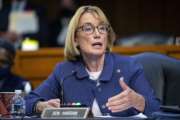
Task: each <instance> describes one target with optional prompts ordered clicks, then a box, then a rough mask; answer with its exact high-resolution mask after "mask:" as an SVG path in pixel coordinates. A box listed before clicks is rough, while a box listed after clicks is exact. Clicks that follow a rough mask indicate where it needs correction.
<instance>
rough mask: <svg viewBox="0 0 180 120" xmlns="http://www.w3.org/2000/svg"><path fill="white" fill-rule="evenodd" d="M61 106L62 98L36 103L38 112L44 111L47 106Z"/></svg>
mask: <svg viewBox="0 0 180 120" xmlns="http://www.w3.org/2000/svg"><path fill="white" fill-rule="evenodd" d="M58 107H60V99H51V100H48V101H39V102H38V103H37V104H36V112H42V111H43V110H44V109H45V108H58Z"/></svg>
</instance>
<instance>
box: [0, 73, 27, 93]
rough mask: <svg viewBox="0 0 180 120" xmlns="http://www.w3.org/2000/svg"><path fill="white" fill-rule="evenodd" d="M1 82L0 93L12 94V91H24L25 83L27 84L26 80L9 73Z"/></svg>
mask: <svg viewBox="0 0 180 120" xmlns="http://www.w3.org/2000/svg"><path fill="white" fill-rule="evenodd" d="M3 81H4V82H3V85H2V87H0V92H14V90H24V86H25V83H26V82H27V80H25V79H23V78H21V77H19V76H17V75H14V74H12V73H10V72H9V73H8V74H7V75H6V77H5V79H4V80H3Z"/></svg>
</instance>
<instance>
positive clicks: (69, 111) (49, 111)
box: [41, 107, 89, 119]
mask: <svg viewBox="0 0 180 120" xmlns="http://www.w3.org/2000/svg"><path fill="white" fill-rule="evenodd" d="M88 113H89V108H88V107H61V108H46V109H45V110H44V111H43V112H42V114H41V118H44V119H84V118H87V116H88Z"/></svg>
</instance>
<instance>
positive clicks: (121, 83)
mask: <svg viewBox="0 0 180 120" xmlns="http://www.w3.org/2000/svg"><path fill="white" fill-rule="evenodd" d="M119 84H120V86H121V88H122V89H123V90H127V89H129V86H128V85H127V84H126V83H125V82H124V77H121V78H120V79H119Z"/></svg>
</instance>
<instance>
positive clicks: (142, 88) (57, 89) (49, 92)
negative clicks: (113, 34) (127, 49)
mask: <svg viewBox="0 0 180 120" xmlns="http://www.w3.org/2000/svg"><path fill="white" fill-rule="evenodd" d="M120 77H124V80H125V82H126V83H127V84H128V85H129V86H130V87H131V88H132V89H134V90H135V91H136V92H138V93H140V94H141V95H143V96H144V98H145V100H146V106H145V111H144V113H145V114H146V115H151V113H152V112H154V111H157V110H159V105H160V103H159V101H158V100H157V99H156V97H155V96H154V92H153V89H152V88H151V87H150V85H149V83H148V81H147V80H146V79H145V77H144V72H143V68H142V66H141V65H140V64H138V63H136V62H135V60H134V59H133V58H130V57H126V56H120V55H117V54H113V53H106V56H105V63H104V68H103V71H102V73H101V75H100V78H99V81H100V85H99V86H96V84H97V83H96V82H95V81H93V80H90V79H89V75H88V73H87V72H86V70H85V66H84V64H83V62H82V61H81V60H78V61H65V62H62V63H59V64H57V66H56V67H55V70H54V71H53V73H52V74H51V75H50V76H49V77H48V79H47V80H46V81H44V82H43V83H42V84H41V85H40V86H39V87H38V88H37V89H35V90H34V91H33V92H31V93H30V94H29V95H28V96H26V108H27V109H26V110H27V111H26V113H27V114H32V113H33V110H34V106H35V104H36V103H37V101H38V100H49V99H53V98H60V99H61V100H63V102H64V103H72V102H80V103H81V104H85V105H87V106H89V107H91V106H92V103H93V100H94V98H96V100H97V102H98V104H99V106H100V109H101V112H102V113H103V114H106V113H110V114H111V115H117V116H130V115H134V114H137V113H138V111H137V110H135V109H134V108H130V109H128V110H126V111H123V112H118V113H111V112H110V111H109V110H108V109H107V107H104V105H105V104H106V102H107V100H108V98H110V97H112V96H114V95H117V94H119V93H120V92H122V88H121V87H120V85H119V79H120ZM62 89H63V90H62ZM62 93H63V97H62Z"/></svg>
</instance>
